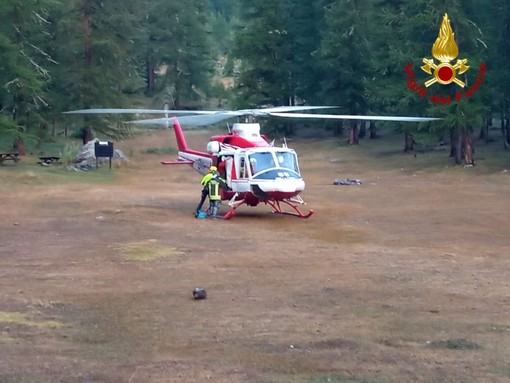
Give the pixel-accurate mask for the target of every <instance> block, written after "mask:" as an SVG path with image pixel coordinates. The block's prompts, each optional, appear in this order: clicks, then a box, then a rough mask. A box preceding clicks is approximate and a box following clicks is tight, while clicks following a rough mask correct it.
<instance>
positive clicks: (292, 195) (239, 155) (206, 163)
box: [65, 106, 437, 219]
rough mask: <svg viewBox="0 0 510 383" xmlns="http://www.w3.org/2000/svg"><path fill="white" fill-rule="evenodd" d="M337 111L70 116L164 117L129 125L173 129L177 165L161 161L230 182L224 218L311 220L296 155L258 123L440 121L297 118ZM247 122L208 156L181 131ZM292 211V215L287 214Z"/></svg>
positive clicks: (213, 142)
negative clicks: (262, 208)
mask: <svg viewBox="0 0 510 383" xmlns="http://www.w3.org/2000/svg"><path fill="white" fill-rule="evenodd" d="M331 108H336V107H335V106H279V107H268V108H262V109H244V110H237V111H192V110H169V109H164V110H153V109H83V110H75V111H70V112H65V113H66V114H97V113H101V114H120V113H138V114H154V113H161V114H164V116H165V117H161V118H154V119H143V120H134V121H128V122H129V123H134V124H139V125H163V126H165V127H167V128H170V126H172V127H173V130H174V133H175V137H176V142H177V146H178V156H177V159H176V160H172V161H162V162H161V164H163V165H190V166H191V167H192V168H193V169H195V170H196V171H198V172H199V173H201V174H206V173H208V172H209V169H210V167H211V166H215V167H216V168H217V169H218V172H219V175H220V176H221V177H222V178H223V179H224V180H225V181H226V185H227V188H225V189H221V200H222V201H227V205H228V207H229V210H228V211H227V212H226V213H225V214H224V215H223V216H222V217H221V218H224V219H229V218H232V217H233V216H234V214H235V212H236V210H237V209H238V208H239V207H240V206H242V205H246V206H251V207H253V206H257V205H258V204H260V203H264V204H266V205H269V206H271V208H272V209H273V213H276V214H286V215H292V216H296V217H299V218H309V217H310V216H311V215H312V214H313V213H314V211H313V210H311V209H308V210H307V211H302V210H301V209H300V206H301V205H305V202H304V200H303V199H302V198H301V196H300V193H301V192H303V191H304V189H305V181H304V180H303V178H302V176H301V173H300V169H299V163H298V156H297V153H296V152H295V151H294V149H291V148H289V147H288V146H287V143H286V141H284V143H283V145H282V146H280V147H278V146H275V145H274V141H273V142H270V141H269V139H268V138H267V136H265V135H264V134H261V128H260V124H259V123H258V122H255V118H257V117H270V116H271V117H281V118H298V119H304V118H308V119H339V120H345V119H349V120H352V119H355V120H374V121H401V122H402V121H405V122H426V121H433V120H437V118H429V117H401V116H368V115H365V116H363V115H337V114H316V113H297V112H300V111H306V110H308V111H310V110H316V109H331ZM241 117H242V118H244V120H245V121H244V122H236V123H234V124H233V125H232V128H231V129H229V133H228V134H224V135H216V136H212V137H211V138H210V140H209V142H208V143H207V147H206V151H199V150H195V149H191V148H189V147H188V145H187V142H186V139H185V136H184V132H183V129H182V127H181V125H193V126H205V125H209V124H213V123H217V122H220V121H223V120H227V119H231V118H241ZM289 208H290V209H289Z"/></svg>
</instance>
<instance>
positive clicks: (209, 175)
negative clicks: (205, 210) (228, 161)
mask: <svg viewBox="0 0 510 383" xmlns="http://www.w3.org/2000/svg"><path fill="white" fill-rule="evenodd" d="M216 172H218V168H216V166H214V165H212V166H211V167H210V168H209V173H207V174H206V175H204V176H203V177H202V180H201V181H200V185H202V195H201V196H200V202H199V203H198V206H197V209H196V210H195V215H198V213H199V212H200V210H201V209H202V206H203V205H204V202H205V199H206V198H207V195H208V194H209V188H208V186H207V184H208V183H209V181H210V180H211V178H212V177H213V175H214V173H216Z"/></svg>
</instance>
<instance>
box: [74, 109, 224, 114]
mask: <svg viewBox="0 0 510 383" xmlns="http://www.w3.org/2000/svg"><path fill="white" fill-rule="evenodd" d="M214 113H217V112H214V111H206V110H165V109H115V108H114V109H108V108H95V109H80V110H71V111H69V112H64V114H168V115H176V114H182V115H188V114H190V115H192V114H214Z"/></svg>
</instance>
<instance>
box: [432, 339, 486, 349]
mask: <svg viewBox="0 0 510 383" xmlns="http://www.w3.org/2000/svg"><path fill="white" fill-rule="evenodd" d="M429 346H430V347H432V348H446V349H448V350H479V349H481V348H482V347H481V346H480V345H479V344H477V343H474V342H471V341H469V340H466V339H447V340H438V341H433V342H430V344H429Z"/></svg>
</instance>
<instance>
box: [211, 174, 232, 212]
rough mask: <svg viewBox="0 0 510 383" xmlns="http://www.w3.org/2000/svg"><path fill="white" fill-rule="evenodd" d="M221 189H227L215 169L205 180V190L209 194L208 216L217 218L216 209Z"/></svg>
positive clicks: (218, 206)
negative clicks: (207, 179)
mask: <svg viewBox="0 0 510 383" xmlns="http://www.w3.org/2000/svg"><path fill="white" fill-rule="evenodd" d="M220 188H221V189H227V183H226V182H225V180H224V179H223V178H221V177H220V174H219V173H218V172H217V171H215V172H214V173H213V175H212V177H211V178H210V179H209V181H208V182H207V191H208V195H209V203H210V211H209V217H211V218H218V209H219V208H220V203H221V191H220Z"/></svg>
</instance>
